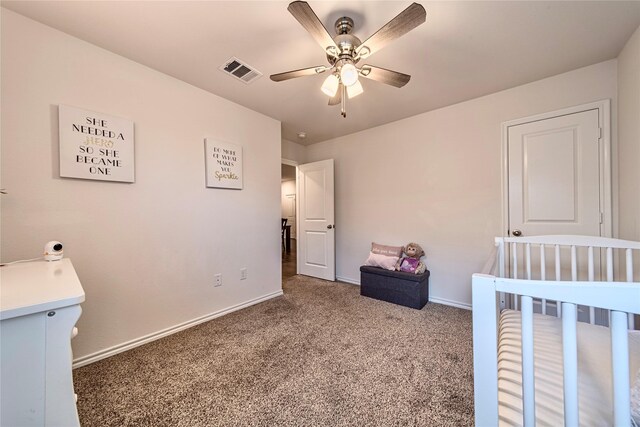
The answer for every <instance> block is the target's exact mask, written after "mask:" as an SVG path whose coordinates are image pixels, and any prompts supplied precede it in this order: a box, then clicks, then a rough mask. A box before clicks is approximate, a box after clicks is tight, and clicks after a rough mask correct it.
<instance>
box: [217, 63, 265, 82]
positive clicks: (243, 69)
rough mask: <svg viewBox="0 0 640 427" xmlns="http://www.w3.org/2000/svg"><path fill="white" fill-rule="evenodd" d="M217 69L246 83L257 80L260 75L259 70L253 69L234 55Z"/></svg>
mask: <svg viewBox="0 0 640 427" xmlns="http://www.w3.org/2000/svg"><path fill="white" fill-rule="evenodd" d="M219 70H220V71H224V72H225V73H227V74H229V75H230V76H232V77H235V78H236V79H238V80H240V81H241V82H244V83H246V84H249V83H251V82H252V81H254V80H257V79H258V78H260V76H261V75H262V73H261V72H260V71H258V70H256V69H254V68H253V67H251V66H250V65H247V64H246V63H244V62H242V61H241V60H239V59H238V58H235V57H231V58H230V59H229V60H228V61H227V62H225V63H224V64H223V65H222V66H221V67H220V68H219Z"/></svg>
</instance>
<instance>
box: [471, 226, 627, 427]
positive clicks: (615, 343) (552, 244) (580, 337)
mask: <svg viewBox="0 0 640 427" xmlns="http://www.w3.org/2000/svg"><path fill="white" fill-rule="evenodd" d="M637 251H640V243H638V242H631V241H624V240H618V239H610V238H601V237H590V236H534V237H507V238H496V250H495V253H494V256H493V257H492V259H491V260H490V261H489V262H488V263H487V265H486V266H485V269H484V271H483V273H482V274H474V275H473V283H472V287H473V290H472V295H473V354H474V397H475V422H476V425H477V426H482V427H484V426H487V427H489V426H497V425H524V426H533V425H538V426H540V425H563V424H564V425H565V426H578V425H616V426H629V425H631V412H630V387H631V385H632V380H633V378H635V376H636V373H637V372H638V370H640V331H629V329H633V325H634V317H633V315H634V314H640V280H639V279H638V276H640V274H638V272H640V268H638V267H637V266H638V265H639V263H638V261H640V256H638V257H636V260H635V264H636V268H635V269H634V252H636V255H638V254H637ZM617 271H622V272H624V273H623V274H622V275H621V276H623V277H624V281H616V279H617V277H618V275H617V274H616V272H617ZM634 271H635V272H636V273H635V276H634ZM506 276H510V277H506ZM549 277H553V280H549Z"/></svg>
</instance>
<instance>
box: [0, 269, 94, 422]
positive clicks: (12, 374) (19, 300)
mask: <svg viewBox="0 0 640 427" xmlns="http://www.w3.org/2000/svg"><path fill="white" fill-rule="evenodd" d="M83 301H84V290H83V289H82V285H81V284H80V281H79V280H78V276H77V275H76V272H75V270H74V269H73V265H72V264H71V261H70V260H69V259H62V260H60V261H51V262H47V261H36V262H28V263H23V264H15V265H10V266H6V267H0V365H1V370H0V383H1V385H0V395H1V396H2V398H1V399H0V400H1V408H0V426H11V427H19V426H65V427H71V426H79V425H80V422H79V420H78V411H77V409H76V402H75V396H74V393H73V377H72V374H71V360H72V354H71V338H72V337H73V336H74V335H75V333H77V329H75V328H74V325H75V323H76V322H77V320H78V318H79V317H80V313H81V312H82V309H81V308H80V303H81V302H83Z"/></svg>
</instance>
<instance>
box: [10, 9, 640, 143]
mask: <svg viewBox="0 0 640 427" xmlns="http://www.w3.org/2000/svg"><path fill="white" fill-rule="evenodd" d="M309 4H310V5H311V7H312V8H313V9H314V10H315V12H316V14H317V15H318V16H319V18H320V19H321V20H322V22H323V23H324V25H325V27H327V28H328V29H329V31H330V32H331V33H332V34H333V26H334V25H333V24H334V22H335V20H336V19H337V18H338V17H340V16H342V15H347V16H350V17H351V18H353V20H354V21H355V28H354V31H353V33H354V34H355V35H356V36H358V37H359V38H360V39H361V40H364V39H366V38H367V37H368V36H369V35H371V34H372V33H374V32H375V31H376V30H377V29H378V28H380V27H381V26H383V25H384V24H385V23H386V22H387V21H389V20H390V19H391V18H393V17H394V16H395V15H397V14H398V13H399V12H401V11H402V10H403V9H404V8H406V7H407V6H408V5H409V4H410V1H375V2H373V1H349V2H347V1H344V2H343V1H313V0H311V1H310V2H309ZM421 4H422V5H423V6H424V7H425V9H426V11H427V22H426V23H425V24H423V25H421V26H420V27H418V28H416V29H415V30H413V31H412V32H410V33H408V34H407V35H405V36H403V37H402V38H400V39H398V40H396V41H394V42H393V43H391V44H390V45H388V46H387V47H385V48H384V49H383V50H381V51H380V52H377V53H376V54H374V55H372V56H371V57H370V58H368V59H367V60H366V61H364V62H365V63H369V64H372V65H376V66H380V67H383V68H388V69H392V70H397V71H401V72H404V73H407V74H411V76H412V79H411V81H410V82H409V83H408V84H407V85H406V86H405V87H404V88H402V89H397V88H394V87H390V86H386V85H383V84H381V83H377V82H374V81H370V80H366V79H362V80H365V81H364V82H363V86H364V89H365V93H364V94H363V95H361V96H359V97H357V98H355V99H353V100H351V101H349V102H348V105H347V118H346V119H343V118H342V117H341V116H340V111H339V107H329V106H327V97H326V96H325V95H323V94H322V93H321V92H320V86H321V85H322V81H323V79H324V78H325V76H324V75H316V76H311V77H303V78H299V79H295V80H289V81H285V82H280V83H275V82H272V81H271V80H270V79H269V77H268V76H269V75H270V74H274V73H279V72H283V71H289V70H293V69H298V68H305V67H310V66H315V65H325V64H326V58H325V54H324V52H323V50H322V49H321V48H320V47H319V46H318V45H316V43H315V42H314V40H313V39H312V38H311V36H309V35H308V34H307V33H306V31H305V30H304V29H303V28H302V27H301V26H300V24H299V23H298V22H297V21H296V20H295V19H294V18H293V17H292V16H291V15H290V14H289V12H287V5H288V2H287V1H255V2H249V1H208V2H190V1H189V2H187V1H163V2H146V1H107V2H88V1H86V2H82V1H81V2H74V1H24V2H19V1H2V5H3V6H4V7H7V8H8V9H11V10H13V11H15V12H18V13H21V14H23V15H26V16H28V17H30V18H33V19H35V20H37V21H40V22H42V23H44V24H47V25H50V26H52V27H54V28H57V29H60V30H62V31H64V32H66V33H69V34H71V35H74V36H76V37H79V38H81V39H84V40H86V41H88V42H91V43H93V44H96V45H98V46H101V47H103V48H105V49H108V50H110V51H112V52H115V53H117V54H120V55H123V56H125V57H127V58H130V59H132V60H134V61H137V62H139V63H141V64H144V65H147V66H149V67H151V68H154V69H156V70H159V71H161V72H163V73H166V74H169V75H171V76H174V77H176V78H178V79H181V80H183V81H185V82H188V83H190V84H193V85H195V86H197V87H200V88H202V89H204V90H207V91H209V92H211V93H214V94H216V95H219V96H222V97H224V98H226V99H229V100H231V101H234V102H237V103H238V104H241V105H244V106H246V107H248V108H250V109H252V110H255V111H259V112H261V113H263V114H266V115H268V116H270V117H273V118H275V119H278V120H280V121H282V136H283V138H285V139H288V140H291V141H295V142H299V143H303V144H310V143H314V142H319V141H323V140H326V139H329V138H333V137H337V136H341V135H346V134H349V133H353V132H357V131H359V130H362V129H366V128H370V127H374V126H377V125H381V124H384V123H388V122H391V121H395V120H399V119H403V118H406V117H410V116H413V115H416V114H419V113H423V112H425V111H429V110H433V109H436V108H440V107H443V106H446V105H451V104H455V103H457V102H461V101H465V100H468V99H472V98H476V97H478V96H482V95H485V94H489V93H493V92H496V91H499V90H503V89H507V88H510V87H514V86H517V85H521V84H524V83H527V82H531V81H535V80H539V79H541V78H544V77H548V76H552V75H555V74H559V73H562V72H565V71H569V70H573V69H576V68H579V67H583V66H587V65H590V64H595V63H597V62H601V61H605V60H608V59H612V58H615V57H617V56H618V53H619V52H620V50H621V49H622V47H623V46H624V44H625V42H626V41H627V40H628V38H629V37H630V36H631V34H633V31H634V30H635V29H636V28H637V27H638V26H639V25H640V1H630V2H617V1H604V2H596V1H548V2H542V1H514V2H506V1H496V2H483V1H467V2H457V1H444V2H431V1H423V2H421ZM231 56H236V57H238V58H240V59H241V60H243V61H245V62H247V63H248V64H249V65H251V66H253V67H255V68H257V69H258V70H259V71H261V72H262V73H263V74H264V76H263V77H261V78H259V79H258V80H256V81H254V82H253V83H251V84H249V85H246V84H244V83H242V82H240V81H237V80H235V79H233V78H231V77H229V76H228V75H225V74H223V73H222V72H220V71H219V70H218V67H220V65H222V64H223V63H224V62H225V61H226V60H227V59H229V58H230V57H231ZM300 131H304V132H306V133H307V138H306V139H305V140H300V139H298V138H297V133H298V132H300Z"/></svg>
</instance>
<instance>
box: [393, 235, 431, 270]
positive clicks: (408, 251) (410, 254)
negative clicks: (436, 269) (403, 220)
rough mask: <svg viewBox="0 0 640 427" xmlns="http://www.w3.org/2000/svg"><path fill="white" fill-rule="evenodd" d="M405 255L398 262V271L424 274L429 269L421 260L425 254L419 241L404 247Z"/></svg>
mask: <svg viewBox="0 0 640 427" xmlns="http://www.w3.org/2000/svg"><path fill="white" fill-rule="evenodd" d="M403 252H404V255H405V256H404V257H402V258H400V259H399V260H398V262H397V263H396V270H397V271H404V272H407V273H415V274H422V273H424V272H425V270H426V269H427V266H426V265H425V264H424V263H423V262H422V261H420V257H422V256H423V255H424V251H423V250H422V248H421V247H420V245H419V244H417V243H413V242H412V243H408V244H407V246H405V247H404V249H403Z"/></svg>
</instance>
